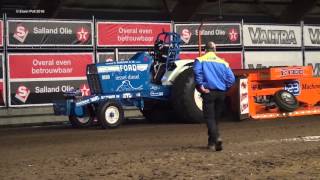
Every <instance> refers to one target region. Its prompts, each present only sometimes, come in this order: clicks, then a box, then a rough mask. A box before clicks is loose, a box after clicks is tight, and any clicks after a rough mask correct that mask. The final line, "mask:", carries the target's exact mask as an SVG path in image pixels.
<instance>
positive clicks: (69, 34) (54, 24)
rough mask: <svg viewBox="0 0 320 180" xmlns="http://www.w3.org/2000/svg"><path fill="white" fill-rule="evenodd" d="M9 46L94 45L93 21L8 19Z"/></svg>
mask: <svg viewBox="0 0 320 180" xmlns="http://www.w3.org/2000/svg"><path fill="white" fill-rule="evenodd" d="M7 29H8V30H7V44H8V46H9V47H26V46H27V47H28V46H29V47H30V46H59V47H60V46H72V47H73V46H77V47H82V46H84V47H86V46H93V24H92V22H91V21H52V20H8V21H7Z"/></svg>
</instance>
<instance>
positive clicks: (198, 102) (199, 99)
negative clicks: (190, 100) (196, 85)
mask: <svg viewBox="0 0 320 180" xmlns="http://www.w3.org/2000/svg"><path fill="white" fill-rule="evenodd" d="M193 95H194V96H193V97H194V101H195V103H196V105H197V107H198V108H199V109H200V110H201V111H202V97H201V93H199V91H198V90H197V89H194V93H193Z"/></svg>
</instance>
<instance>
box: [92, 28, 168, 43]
mask: <svg viewBox="0 0 320 180" xmlns="http://www.w3.org/2000/svg"><path fill="white" fill-rule="evenodd" d="M163 31H166V32H168V31H171V24H170V23H143V22H141V23H140V22H139V23H138V22H137V23H132V22H131V23H130V22H125V23H121V22H98V23H97V45H98V46H100V47H103V46H127V47H128V46H153V45H154V41H155V40H156V37H157V35H158V34H159V33H161V32H163Z"/></svg>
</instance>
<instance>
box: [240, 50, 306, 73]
mask: <svg viewBox="0 0 320 180" xmlns="http://www.w3.org/2000/svg"><path fill="white" fill-rule="evenodd" d="M244 59H245V69H260V68H267V67H275V66H302V64H303V58H302V52H301V51H246V52H245V53H244Z"/></svg>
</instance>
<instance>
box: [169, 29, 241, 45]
mask: <svg viewBox="0 0 320 180" xmlns="http://www.w3.org/2000/svg"><path fill="white" fill-rule="evenodd" d="M174 27H175V32H176V33H178V34H180V36H181V40H182V47H198V44H199V41H198V36H199V35H200V36H201V39H202V45H204V44H206V43H207V42H208V41H213V42H215V44H216V45H217V46H240V45H241V44H242V43H241V28H240V27H241V25H240V23H225V24H203V25H202V27H201V29H200V30H199V27H200V24H175V25H174Z"/></svg>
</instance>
